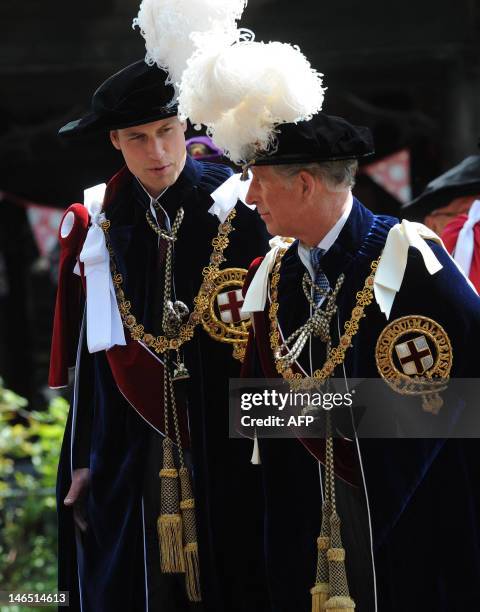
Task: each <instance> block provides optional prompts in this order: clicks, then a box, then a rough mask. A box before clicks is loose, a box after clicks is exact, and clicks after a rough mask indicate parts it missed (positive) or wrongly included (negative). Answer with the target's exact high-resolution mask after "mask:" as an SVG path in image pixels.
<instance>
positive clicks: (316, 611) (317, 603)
mask: <svg viewBox="0 0 480 612" xmlns="http://www.w3.org/2000/svg"><path fill="white" fill-rule="evenodd" d="M310 593H311V594H312V612H324V610H325V602H326V601H327V599H328V597H329V594H330V585H329V584H328V582H317V584H316V585H315V586H314V587H312V588H311V589H310Z"/></svg>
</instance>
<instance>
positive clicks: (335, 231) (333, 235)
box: [298, 191, 353, 280]
mask: <svg viewBox="0 0 480 612" xmlns="http://www.w3.org/2000/svg"><path fill="white" fill-rule="evenodd" d="M352 206H353V196H352V192H351V191H350V192H349V194H348V197H347V205H346V206H345V210H344V211H343V213H342V215H341V217H340V218H339V219H338V221H337V222H336V223H335V225H334V226H333V227H332V229H330V230H329V231H328V232H327V233H326V234H325V236H324V237H323V238H322V240H320V242H319V243H318V244H317V247H318V248H319V249H323V250H324V251H325V253H326V252H327V251H328V249H329V248H330V247H331V246H332V245H333V244H334V242H335V241H336V240H337V238H338V236H339V235H340V232H341V231H342V229H343V227H344V225H345V223H346V222H347V219H348V217H349V216H350V213H351V211H352ZM310 251H311V248H310V247H308V246H307V245H306V244H303V243H302V242H299V243H298V256H299V257H300V260H301V262H302V263H303V265H304V266H305V267H306V268H307V270H308V272H309V273H310V276H311V277H312V279H313V280H314V279H315V272H314V270H313V267H312V263H311V260H310Z"/></svg>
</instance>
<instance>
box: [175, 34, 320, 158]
mask: <svg viewBox="0 0 480 612" xmlns="http://www.w3.org/2000/svg"><path fill="white" fill-rule="evenodd" d="M237 36H238V42H236V43H235V44H233V45H232V44H230V46H223V48H222V47H219V46H218V45H217V44H211V45H210V47H209V46H208V45H202V46H201V47H199V48H198V50H197V51H196V53H195V54H194V55H193V56H192V57H191V58H190V60H189V61H188V67H187V69H186V70H185V72H184V73H183V77H182V81H181V84H180V95H179V98H178V102H179V115H180V116H181V117H183V118H185V117H188V118H189V119H190V121H191V122H192V123H194V124H201V123H203V124H204V125H206V126H207V130H208V133H209V135H210V136H211V137H212V139H213V140H214V142H215V144H216V145H217V146H218V147H220V148H222V149H223V150H224V151H225V153H226V154H227V155H228V156H229V157H230V159H231V160H232V161H234V162H236V163H241V162H245V161H250V160H251V159H252V158H253V157H254V156H255V155H256V154H258V152H260V151H268V150H271V149H272V148H273V147H275V127H276V126H277V125H279V124H281V123H296V122H298V121H302V120H307V119H310V118H311V117H312V115H314V114H315V113H317V112H319V111H320V110H321V108H322V104H323V98H324V91H325V90H324V88H323V86H322V76H323V75H322V74H321V73H319V72H317V71H316V70H314V69H313V68H312V67H311V65H310V63H309V62H308V60H307V58H306V57H305V56H304V55H303V54H302V53H301V51H300V50H299V49H298V47H294V46H292V45H290V44H287V43H280V42H269V43H262V42H254V41H252V40H245V36H244V32H242V31H241V30H239V31H238V34H237ZM227 44H228V43H227Z"/></svg>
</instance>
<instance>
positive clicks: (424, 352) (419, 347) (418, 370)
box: [395, 336, 433, 376]
mask: <svg viewBox="0 0 480 612" xmlns="http://www.w3.org/2000/svg"><path fill="white" fill-rule="evenodd" d="M395 351H396V353H397V356H398V359H399V361H400V364H401V366H402V370H403V371H404V373H405V374H407V375H408V376H415V375H421V374H423V373H424V372H426V371H427V370H429V369H430V368H431V367H432V365H433V356H432V352H431V351H430V347H429V346H428V343H427V340H426V338H425V336H417V337H416V338H412V339H411V340H407V341H406V342H402V343H401V344H397V345H396V346H395Z"/></svg>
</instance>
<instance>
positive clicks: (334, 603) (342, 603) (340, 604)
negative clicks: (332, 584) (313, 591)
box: [325, 595, 355, 612]
mask: <svg viewBox="0 0 480 612" xmlns="http://www.w3.org/2000/svg"><path fill="white" fill-rule="evenodd" d="M325 610H332V612H335V611H336V610H342V612H353V611H354V610H355V602H354V601H353V599H350V597H340V596H338V595H337V596H336V597H330V599H329V600H328V601H327V603H326V604H325Z"/></svg>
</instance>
